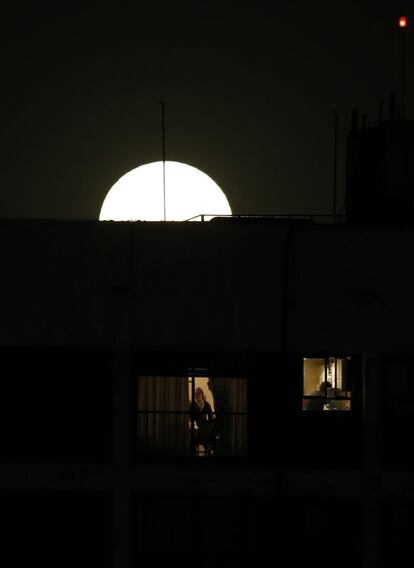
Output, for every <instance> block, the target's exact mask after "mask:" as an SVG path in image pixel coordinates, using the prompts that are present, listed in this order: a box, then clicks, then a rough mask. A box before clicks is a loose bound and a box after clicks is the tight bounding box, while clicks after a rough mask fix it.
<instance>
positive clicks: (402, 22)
mask: <svg viewBox="0 0 414 568" xmlns="http://www.w3.org/2000/svg"><path fill="white" fill-rule="evenodd" d="M407 26H408V21H407V18H406V17H405V16H401V17H400V18H399V20H398V27H399V29H400V38H401V42H400V44H401V63H400V81H401V86H400V89H401V93H400V110H401V120H404V94H405V93H404V90H405V46H404V36H405V30H406V29H407Z"/></svg>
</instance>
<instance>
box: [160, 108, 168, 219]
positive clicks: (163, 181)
mask: <svg viewBox="0 0 414 568" xmlns="http://www.w3.org/2000/svg"><path fill="white" fill-rule="evenodd" d="M160 104H161V129H162V185H163V193H164V221H166V220H167V208H166V199H165V105H164V101H161V102H160Z"/></svg>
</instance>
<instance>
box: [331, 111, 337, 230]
mask: <svg viewBox="0 0 414 568" xmlns="http://www.w3.org/2000/svg"><path fill="white" fill-rule="evenodd" d="M333 115H334V171H333V207H332V209H333V211H332V213H333V215H332V216H333V222H334V223H335V221H336V185H337V184H336V181H337V177H338V176H337V169H338V167H337V162H338V113H337V112H336V110H334V111H333Z"/></svg>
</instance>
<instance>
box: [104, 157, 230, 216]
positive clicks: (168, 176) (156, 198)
mask: <svg viewBox="0 0 414 568" xmlns="http://www.w3.org/2000/svg"><path fill="white" fill-rule="evenodd" d="M164 189H165V191H164ZM231 213H232V211H231V208H230V205H229V203H228V201H227V198H226V196H225V195H224V193H223V191H222V190H221V189H220V187H219V186H218V185H217V184H216V183H215V182H214V181H213V180H212V179H211V178H210V177H209V176H208V175H207V174H205V173H203V172H202V171H200V170H198V169H197V168H194V167H193V166H189V165H188V164H183V163H181V162H171V161H167V162H165V185H164V168H163V162H151V163H149V164H145V165H143V166H139V167H138V168H135V169H133V170H131V171H130V172H128V173H126V174H125V175H123V176H122V177H121V178H120V179H119V180H118V181H117V182H116V183H115V184H114V185H113V186H112V188H111V189H110V190H109V192H108V193H107V195H106V197H105V199H104V202H103V204H102V208H101V212H100V215H99V219H100V221H110V220H112V221H163V220H166V221H186V220H189V219H192V218H194V217H196V216H199V215H202V214H203V215H206V216H207V218H211V217H212V216H215V215H231ZM196 220H200V218H198V219H196Z"/></svg>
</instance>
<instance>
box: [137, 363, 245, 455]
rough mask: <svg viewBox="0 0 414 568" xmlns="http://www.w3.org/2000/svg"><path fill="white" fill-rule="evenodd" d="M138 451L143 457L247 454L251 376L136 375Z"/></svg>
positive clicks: (205, 372) (200, 372)
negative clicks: (248, 390)
mask: <svg viewBox="0 0 414 568" xmlns="http://www.w3.org/2000/svg"><path fill="white" fill-rule="evenodd" d="M137 409H138V424H137V426H138V432H137V451H138V454H139V455H141V456H151V457H157V456H160V457H161V456H171V457H173V456H179V457H183V456H190V457H200V458H201V457H212V456H218V457H220V456H223V457H245V456H247V379H246V378H228V377H225V378H223V377H212V376H210V375H209V373H208V370H207V369H195V368H191V369H189V370H188V372H187V373H186V374H185V376H171V377H168V376H139V377H138V399H137Z"/></svg>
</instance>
